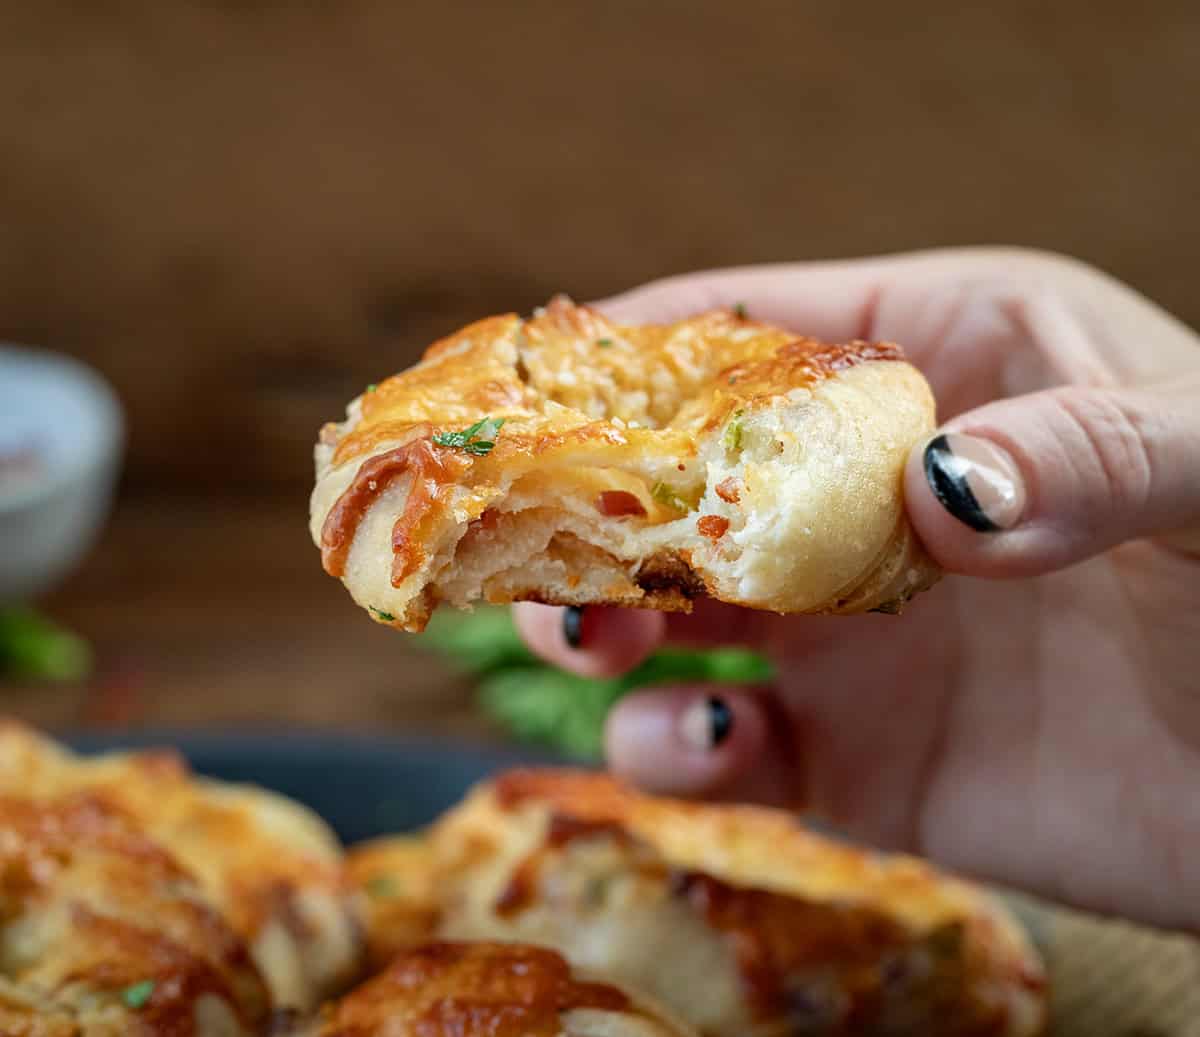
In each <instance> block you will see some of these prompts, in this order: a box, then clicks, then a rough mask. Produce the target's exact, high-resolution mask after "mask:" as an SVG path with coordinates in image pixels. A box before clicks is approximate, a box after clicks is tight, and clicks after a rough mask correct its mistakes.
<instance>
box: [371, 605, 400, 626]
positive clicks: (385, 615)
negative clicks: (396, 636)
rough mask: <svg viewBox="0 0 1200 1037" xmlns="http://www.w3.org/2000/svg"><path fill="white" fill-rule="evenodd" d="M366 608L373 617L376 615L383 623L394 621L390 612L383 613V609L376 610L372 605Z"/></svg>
mask: <svg viewBox="0 0 1200 1037" xmlns="http://www.w3.org/2000/svg"><path fill="white" fill-rule="evenodd" d="M367 608H369V609H370V610H371V611H372V612H374V613H375V615H377V616H378V617H379V618H380V619H382V620H383V621H384V622H385V623H392V622H394V621H395V619H396V617H395V616H393V615H392V614H391V613H390V612H384V611H383V609H377V608H376V607H375V606H374V605H368V606H367Z"/></svg>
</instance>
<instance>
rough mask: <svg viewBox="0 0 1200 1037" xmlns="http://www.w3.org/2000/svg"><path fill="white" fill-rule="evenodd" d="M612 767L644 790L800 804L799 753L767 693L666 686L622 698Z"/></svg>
mask: <svg viewBox="0 0 1200 1037" xmlns="http://www.w3.org/2000/svg"><path fill="white" fill-rule="evenodd" d="M605 747H606V752H607V756H608V763H609V767H610V768H611V769H612V771H613V772H614V773H615V774H617V775H618V776H619V777H621V778H623V779H625V780H626V781H629V782H631V783H633V784H635V785H637V786H638V787H639V788H642V789H645V790H646V791H648V792H654V793H659V794H662V795H671V796H686V797H704V798H709V799H731V800H738V801H742V802H761V803H774V804H779V805H786V806H793V807H798V806H800V805H801V804H800V796H799V794H798V791H797V790H798V789H799V788H800V782H799V780H798V779H799V763H798V760H799V754H798V752H797V751H796V749H795V746H794V745H793V744H792V735H791V727H790V725H789V724H788V723H787V720H786V717H785V716H784V714H783V710H782V707H781V706H780V705H779V703H778V700H777V699H776V698H775V697H774V694H773V693H772V692H770V691H766V690H764V691H747V690H737V689H724V688H722V689H713V688H671V689H655V690H653V691H645V692H640V693H638V694H635V695H630V696H627V697H626V698H624V699H622V700H621V702H620V703H619V704H618V705H617V707H616V708H615V709H614V710H613V712H612V713H611V714H610V715H609V718H608V726H607V730H606V733H605Z"/></svg>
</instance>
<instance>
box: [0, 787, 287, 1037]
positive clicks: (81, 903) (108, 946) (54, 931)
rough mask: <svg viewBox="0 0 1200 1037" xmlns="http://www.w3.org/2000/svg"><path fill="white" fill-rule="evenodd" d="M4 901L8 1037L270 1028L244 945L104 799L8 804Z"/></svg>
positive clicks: (4, 805) (1, 1002)
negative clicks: (217, 1023) (219, 1026)
mask: <svg viewBox="0 0 1200 1037" xmlns="http://www.w3.org/2000/svg"><path fill="white" fill-rule="evenodd" d="M0 903H2V904H3V915H2V917H0V948H3V952H4V953H3V960H4V979H5V982H6V984H7V986H6V992H7V994H8V995H9V996H8V997H6V998H4V997H0V1021H2V1022H3V1027H4V1028H3V1032H5V1033H29V1034H43V1033H45V1034H52V1033H57V1032H59V1031H61V1032H63V1033H73V1032H76V1031H74V1030H73V1029H71V1027H76V1026H77V1027H78V1028H79V1029H78V1032H80V1033H92V1032H96V1033H104V1032H108V1031H107V1029H106V1028H108V1027H111V1028H112V1029H111V1032H113V1033H131V1034H132V1033H140V1034H145V1035H146V1037H151V1035H162V1037H168V1035H171V1037H185V1035H189V1034H196V1035H197V1037H203V1035H204V1034H205V1033H206V1032H216V1031H215V1030H213V1031H207V1030H206V1029H205V1027H204V1026H203V1025H202V1021H203V1020H204V1019H205V1018H206V1017H207V1018H210V1019H217V1018H219V1019H221V1020H223V1021H224V1023H225V1024H227V1026H228V1027H230V1028H227V1029H226V1030H225V1031H223V1032H226V1033H234V1032H237V1033H245V1034H251V1033H258V1032H261V1031H262V1029H263V1027H264V1026H265V1025H266V1021H267V1019H268V1016H269V1011H270V1001H269V998H268V993H267V990H266V987H265V985H264V983H263V981H262V978H261V977H260V975H259V973H258V971H257V969H256V968H255V966H254V963H253V961H252V960H251V958H250V954H249V952H248V949H247V947H246V945H245V944H244V943H243V942H242V941H241V940H240V939H239V938H238V937H237V935H236V934H235V933H234V932H233V930H232V929H230V928H229V927H228V926H227V925H226V924H225V922H224V920H223V919H222V918H221V917H220V915H219V914H218V913H217V912H216V911H215V910H214V909H213V908H212V907H211V905H210V904H209V903H208V902H207V900H206V899H205V897H204V894H203V890H202V889H201V887H200V886H199V885H198V884H197V883H196V882H194V881H193V879H192V878H191V877H190V876H189V875H188V874H187V872H186V870H185V869H184V868H182V867H181V866H180V864H179V863H178V862H177V861H175V860H174V859H173V858H172V857H171V856H170V855H169V854H168V853H167V852H166V851H164V850H163V849H162V848H161V847H159V846H158V845H156V844H155V843H153V842H151V841H150V840H148V839H146V838H145V836H144V835H143V834H141V832H139V831H138V829H137V827H136V825H135V824H134V823H133V822H132V820H131V819H130V818H128V817H126V816H124V815H123V814H121V813H120V812H119V811H117V810H115V809H114V808H112V807H111V806H109V805H107V804H105V803H104V802H103V801H102V800H101V799H98V798H97V797H93V796H89V795H87V794H80V795H76V796H71V797H67V798H65V799H62V800H57V801H53V802H44V801H34V800H28V799H20V798H14V797H8V796H6V797H0ZM131 992H132V993H131ZM17 1020H21V1022H20V1023H19V1024H18V1022H17Z"/></svg>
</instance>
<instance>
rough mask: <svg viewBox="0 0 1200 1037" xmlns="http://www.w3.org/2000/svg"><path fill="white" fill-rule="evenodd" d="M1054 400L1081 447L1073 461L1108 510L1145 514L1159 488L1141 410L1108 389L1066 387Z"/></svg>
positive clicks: (1060, 414) (1072, 436)
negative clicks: (1089, 481) (1141, 511)
mask: <svg viewBox="0 0 1200 1037" xmlns="http://www.w3.org/2000/svg"><path fill="white" fill-rule="evenodd" d="M1050 396H1051V399H1052V401H1053V405H1054V407H1055V409H1056V410H1057V411H1058V413H1059V416H1060V418H1061V419H1062V421H1063V422H1064V423H1065V425H1066V427H1067V429H1068V430H1069V432H1070V433H1071V439H1072V441H1073V443H1074V445H1075V446H1076V447H1077V450H1076V451H1073V453H1074V454H1075V455H1076V456H1073V457H1072V459H1071V460H1072V462H1073V463H1074V464H1075V465H1077V466H1081V467H1083V468H1084V469H1085V470H1086V474H1087V475H1088V476H1090V479H1091V481H1094V482H1096V483H1098V484H1099V486H1100V487H1101V490H1100V494H1099V496H1100V498H1101V500H1103V501H1104V503H1105V506H1106V507H1107V509H1108V510H1109V511H1110V512H1111V513H1116V514H1120V515H1128V514H1130V513H1135V512H1138V511H1140V510H1142V509H1144V508H1145V507H1146V506H1147V504H1148V503H1149V502H1150V499H1151V494H1152V492H1153V488H1154V482H1155V471H1154V456H1153V454H1152V452H1151V450H1150V446H1149V443H1148V442H1147V437H1146V433H1145V428H1144V423H1143V422H1142V420H1141V418H1140V416H1139V414H1138V412H1137V410H1136V408H1134V407H1133V406H1132V405H1130V404H1129V403H1128V401H1126V400H1125V399H1123V398H1122V396H1121V394H1120V393H1117V392H1112V391H1109V390H1103V389H1082V388H1077V387H1067V388H1063V389H1058V390H1055V391H1053V392H1052V393H1051V394H1050ZM1089 496H1092V495H1091V494H1089Z"/></svg>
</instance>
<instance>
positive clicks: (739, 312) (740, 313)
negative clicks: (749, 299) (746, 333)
mask: <svg viewBox="0 0 1200 1037" xmlns="http://www.w3.org/2000/svg"><path fill="white" fill-rule="evenodd" d="M733 315H734V316H735V317H737V319H738V320H745V319H746V317H747V313H746V304H745V303H744V302H738V303H734V305H733Z"/></svg>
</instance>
